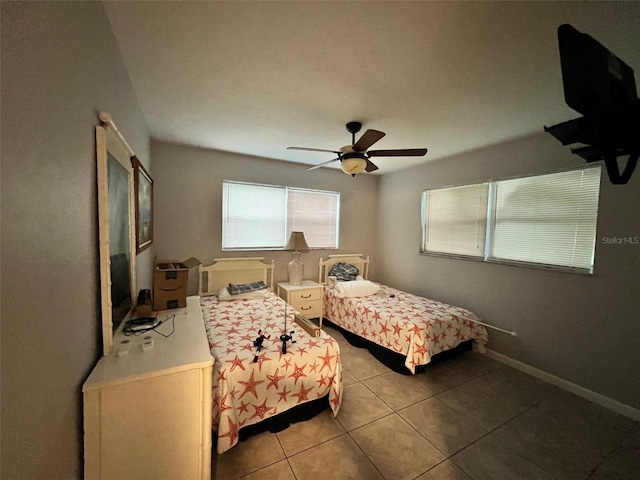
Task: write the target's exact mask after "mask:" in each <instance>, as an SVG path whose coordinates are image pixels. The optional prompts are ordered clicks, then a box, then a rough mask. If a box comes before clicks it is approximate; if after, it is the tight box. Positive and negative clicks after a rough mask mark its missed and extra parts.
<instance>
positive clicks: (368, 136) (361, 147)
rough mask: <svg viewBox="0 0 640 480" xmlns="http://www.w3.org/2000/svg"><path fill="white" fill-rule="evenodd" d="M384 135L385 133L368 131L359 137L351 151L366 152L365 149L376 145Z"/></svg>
mask: <svg viewBox="0 0 640 480" xmlns="http://www.w3.org/2000/svg"><path fill="white" fill-rule="evenodd" d="M385 135H386V133H384V132H379V131H378V130H371V129H369V130H367V131H366V132H364V134H363V135H362V136H361V137H360V140H358V141H357V142H356V143H354V144H353V150H354V151H356V152H366V151H367V148H369V147H370V146H371V145H373V144H374V143H376V142H377V141H378V140H380V139H381V138H382V137H384V136H385Z"/></svg>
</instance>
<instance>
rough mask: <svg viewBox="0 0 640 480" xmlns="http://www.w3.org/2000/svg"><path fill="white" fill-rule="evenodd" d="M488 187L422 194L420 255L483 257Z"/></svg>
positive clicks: (458, 188)
mask: <svg viewBox="0 0 640 480" xmlns="http://www.w3.org/2000/svg"><path fill="white" fill-rule="evenodd" d="M488 191H489V184H487V183H483V184H479V185H466V186H462V187H451V188H442V189H438V190H429V191H425V192H424V194H423V195H424V197H423V203H422V204H423V209H424V211H423V223H424V226H425V228H424V231H425V234H424V241H423V251H427V252H440V253H448V254H455V255H471V256H476V257H478V256H479V257H482V256H483V255H484V247H485V237H486V225H487V199H488Z"/></svg>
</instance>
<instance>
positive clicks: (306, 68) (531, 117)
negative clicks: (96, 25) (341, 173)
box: [104, 1, 640, 175]
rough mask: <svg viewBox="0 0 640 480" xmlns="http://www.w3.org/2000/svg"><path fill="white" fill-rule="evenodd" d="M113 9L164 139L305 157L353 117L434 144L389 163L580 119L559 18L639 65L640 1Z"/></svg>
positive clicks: (388, 140) (341, 136)
mask: <svg viewBox="0 0 640 480" xmlns="http://www.w3.org/2000/svg"><path fill="white" fill-rule="evenodd" d="M104 4H105V9H106V12H107V14H108V16H109V19H110V22H111V25H112V27H113V32H114V35H115V37H116V40H117V42H118V45H119V47H120V51H121V53H122V57H123V59H124V62H125V65H126V67H127V70H128V72H129V75H130V77H131V81H132V83H133V87H134V90H135V93H136V96H137V98H138V101H139V104H140V107H141V109H142V111H143V113H144V115H145V118H146V120H147V124H148V126H149V129H150V132H151V135H152V136H153V137H154V138H157V139H160V140H164V141H169V142H176V143H181V144H187V145H193V146H200V147H206V148H213V149H218V150H223V151H230V152H237V153H242V154H248V155H256V156H260V157H266V158H274V159H280V160H286V161H292V162H299V163H307V164H309V165H313V164H317V163H321V162H323V161H326V160H329V159H331V157H332V154H330V153H320V152H297V151H288V150H286V147H287V146H305V147H314V148H324V149H330V150H333V149H338V148H339V147H341V146H343V145H347V144H350V143H351V135H350V134H349V133H348V132H347V131H346V129H345V126H344V125H345V124H346V123H347V122H348V121H351V120H359V121H361V122H362V123H363V124H364V126H363V131H364V130H366V129H367V128H374V129H377V130H382V131H384V132H386V133H387V136H386V137H384V138H383V139H382V140H380V141H379V142H378V143H377V144H376V145H375V147H373V148H374V149H395V148H423V147H427V148H428V149H429V153H427V156H426V157H422V158H376V159H374V161H375V163H376V164H377V165H378V166H379V167H380V170H379V171H378V172H377V173H386V172H391V171H393V170H396V169H399V168H404V167H408V166H412V165H415V164H416V163H418V162H423V161H429V160H434V159H439V158H443V157H448V156H451V155H455V154H456V153H459V152H462V151H466V150H471V149H476V148H479V147H482V146H486V145H490V144H496V143H500V142H503V141H507V140H511V139H514V138H518V137H522V136H527V135H531V134H534V133H539V132H541V131H542V128H543V125H553V124H555V123H559V122H562V121H565V120H569V119H571V118H576V117H578V116H579V114H577V113H576V112H574V111H573V110H571V109H570V108H569V107H567V106H566V105H565V103H564V96H563V91H562V76H561V72H560V60H559V54H558V44H557V27H558V26H559V25H561V24H562V23H570V24H572V25H573V26H574V27H576V28H577V29H578V30H580V31H581V32H584V33H588V34H590V35H591V36H593V37H594V38H596V39H597V40H598V41H599V42H601V43H602V44H603V45H605V46H606V47H607V48H609V49H610V50H611V51H613V52H614V53H615V54H616V55H618V56H619V57H620V58H622V59H623V60H624V61H625V62H626V63H627V64H628V65H629V66H631V67H632V68H634V69H635V70H638V69H640V29H639V28H638V25H640V3H638V2H625V3H617V2H420V1H413V2H396V1H391V2H372V1H369V2H352V1H345V2H314V1H298V2H262V1H259V2H245V1H234V2H217V1H208V2H207V1H205V2H202V1H200V2H188V1H172V2H164V1H163V2H156V1H139V2H119V1H118V2H112V1H106V2H104ZM639 90H640V88H639ZM361 133H362V132H361ZM334 165H335V164H334ZM312 174H313V173H312V172H310V173H309V175H312Z"/></svg>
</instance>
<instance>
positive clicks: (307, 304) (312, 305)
mask: <svg viewBox="0 0 640 480" xmlns="http://www.w3.org/2000/svg"><path fill="white" fill-rule="evenodd" d="M277 287H278V291H277V292H278V296H279V297H280V298H282V299H283V300H284V301H285V302H287V303H288V304H289V305H291V306H292V307H293V308H295V309H296V310H297V311H298V312H300V313H301V314H302V315H304V316H305V317H307V318H319V319H320V320H319V325H320V328H322V295H323V291H322V290H323V288H324V287H323V286H322V285H321V284H319V283H316V282H314V281H312V280H303V281H302V285H291V284H290V283H289V282H279V283H278V285H277Z"/></svg>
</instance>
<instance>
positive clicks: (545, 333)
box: [376, 126, 640, 409]
mask: <svg viewBox="0 0 640 480" xmlns="http://www.w3.org/2000/svg"><path fill="white" fill-rule="evenodd" d="M541 128H542V126H541ZM581 165H585V162H584V161H582V160H581V159H580V158H579V157H577V156H575V155H572V154H571V153H570V150H569V148H568V147H562V146H561V145H560V143H559V142H557V141H556V140H555V139H554V138H553V137H551V135H548V134H545V133H541V134H539V135H535V136H533V137H529V138H523V139H521V140H518V141H513V142H509V143H504V144H502V145H497V146H494V147H489V148H485V149H481V150H476V151H473V152H469V153H466V154H462V155H458V156H456V157H453V158H448V159H444V160H442V161H436V162H433V163H428V164H426V165H424V166H421V167H417V168H412V169H408V170H404V171H400V172H396V173H393V174H390V175H385V176H384V177H382V179H381V182H380V218H379V221H380V226H381V228H380V233H379V239H380V241H379V244H378V257H377V258H376V265H377V267H378V269H379V270H378V271H379V272H380V275H381V276H382V278H384V280H385V281H387V282H388V283H390V284H391V285H394V286H398V287H401V288H403V289H405V290H408V291H411V292H414V293H417V294H420V295H424V296H427V297H430V298H433V299H437V300H441V301H444V302H450V303H453V304H457V305H460V306H463V307H466V308H469V309H471V310H473V311H475V313H476V314H477V315H478V316H479V317H480V318H481V319H482V320H484V321H486V322H489V323H492V324H494V325H497V326H500V327H502V328H506V329H508V330H515V331H517V332H518V334H519V336H517V337H512V336H509V335H505V334H502V333H497V332H494V331H491V330H490V331H489V335H490V344H489V345H488V347H489V348H491V349H493V350H495V351H497V352H499V353H502V354H504V355H507V356H508V357H511V358H514V359H516V360H519V361H521V362H524V363H526V364H529V365H531V366H533V367H536V368H538V369H540V370H543V371H546V372H548V373H551V374H553V375H556V376H558V377H560V378H563V379H565V380H568V381H570V382H573V383H576V384H578V385H580V386H582V387H585V388H587V389H589V390H592V391H594V392H596V393H599V394H601V395H604V396H606V397H610V398H612V399H614V400H617V401H619V402H622V403H624V404H626V405H629V406H631V407H634V408H636V409H638V408H640V383H638V379H639V378H640V349H639V348H638V340H639V337H638V327H639V325H640V324H639V322H640V315H639V314H638V312H639V311H640V295H639V294H638V292H639V290H638V285H640V245H638V244H635V245H633V244H620V245H613V244H605V243H604V242H603V241H602V238H603V237H640V188H639V187H640V171H636V172H635V174H634V176H633V177H632V179H631V181H630V182H629V183H628V184H627V185H612V184H611V183H610V182H609V179H608V177H607V174H606V171H604V168H603V178H602V186H601V194H600V205H599V214H598V230H597V245H596V255H595V274H594V275H592V276H587V275H578V274H570V273H560V272H551V271H545V270H540V269H533V268H525V267H516V266H507V265H499V264H489V263H484V262H475V261H469V260H457V259H450V258H440V257H434V256H427V255H420V254H418V251H419V247H420V238H421V232H420V194H421V192H422V190H424V189H428V188H436V187H442V186H448V185H456V184H467V183H476V182H483V181H486V180H489V179H492V178H505V177H510V176H517V175H526V174H531V173H546V172H549V171H554V170H558V169H562V168H569V167H573V166H581ZM398 212H403V214H402V215H399V214H398Z"/></svg>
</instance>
